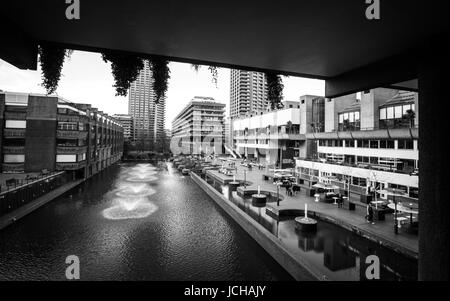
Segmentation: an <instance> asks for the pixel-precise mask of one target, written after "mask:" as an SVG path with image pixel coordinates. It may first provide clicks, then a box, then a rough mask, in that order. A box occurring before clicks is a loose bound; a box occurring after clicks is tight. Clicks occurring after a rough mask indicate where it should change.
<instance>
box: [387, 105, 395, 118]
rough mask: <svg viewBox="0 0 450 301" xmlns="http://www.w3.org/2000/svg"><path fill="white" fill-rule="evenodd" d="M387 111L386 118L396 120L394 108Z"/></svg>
mask: <svg viewBox="0 0 450 301" xmlns="http://www.w3.org/2000/svg"><path fill="white" fill-rule="evenodd" d="M386 111H387V115H386V118H387V119H393V118H394V107H390V108H387V109H386Z"/></svg>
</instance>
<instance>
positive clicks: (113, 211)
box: [103, 201, 158, 220]
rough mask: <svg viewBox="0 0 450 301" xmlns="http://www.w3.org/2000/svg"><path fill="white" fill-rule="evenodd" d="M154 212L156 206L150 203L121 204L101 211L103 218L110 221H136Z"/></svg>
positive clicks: (156, 208)
mask: <svg viewBox="0 0 450 301" xmlns="http://www.w3.org/2000/svg"><path fill="white" fill-rule="evenodd" d="M156 210H158V206H156V205H155V204H153V203H151V202H140V201H138V202H137V203H136V204H130V203H128V204H125V203H122V204H119V205H116V206H113V207H110V208H107V209H105V210H103V217H105V218H107V219H112V220H123V219H138V218H144V217H147V216H149V215H150V214H152V213H154V212H155V211H156Z"/></svg>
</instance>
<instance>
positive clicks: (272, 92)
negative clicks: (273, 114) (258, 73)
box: [266, 72, 284, 110]
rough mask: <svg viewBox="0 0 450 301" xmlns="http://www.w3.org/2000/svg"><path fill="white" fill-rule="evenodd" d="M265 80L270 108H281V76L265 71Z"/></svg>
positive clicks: (282, 86)
mask: <svg viewBox="0 0 450 301" xmlns="http://www.w3.org/2000/svg"><path fill="white" fill-rule="evenodd" d="M266 81H267V87H268V92H269V95H268V98H269V102H270V107H271V109H272V110H276V109H281V108H283V107H284V106H283V104H282V103H281V101H282V100H283V88H284V85H283V81H282V79H281V76H280V75H278V74H276V73H272V72H266Z"/></svg>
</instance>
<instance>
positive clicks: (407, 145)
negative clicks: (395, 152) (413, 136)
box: [398, 140, 414, 149]
mask: <svg viewBox="0 0 450 301" xmlns="http://www.w3.org/2000/svg"><path fill="white" fill-rule="evenodd" d="M398 149H414V143H413V141H412V140H398Z"/></svg>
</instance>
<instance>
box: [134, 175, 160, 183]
mask: <svg viewBox="0 0 450 301" xmlns="http://www.w3.org/2000/svg"><path fill="white" fill-rule="evenodd" d="M126 180H127V181H128V182H152V181H156V180H158V178H157V177H155V176H134V177H128V178H126Z"/></svg>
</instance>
